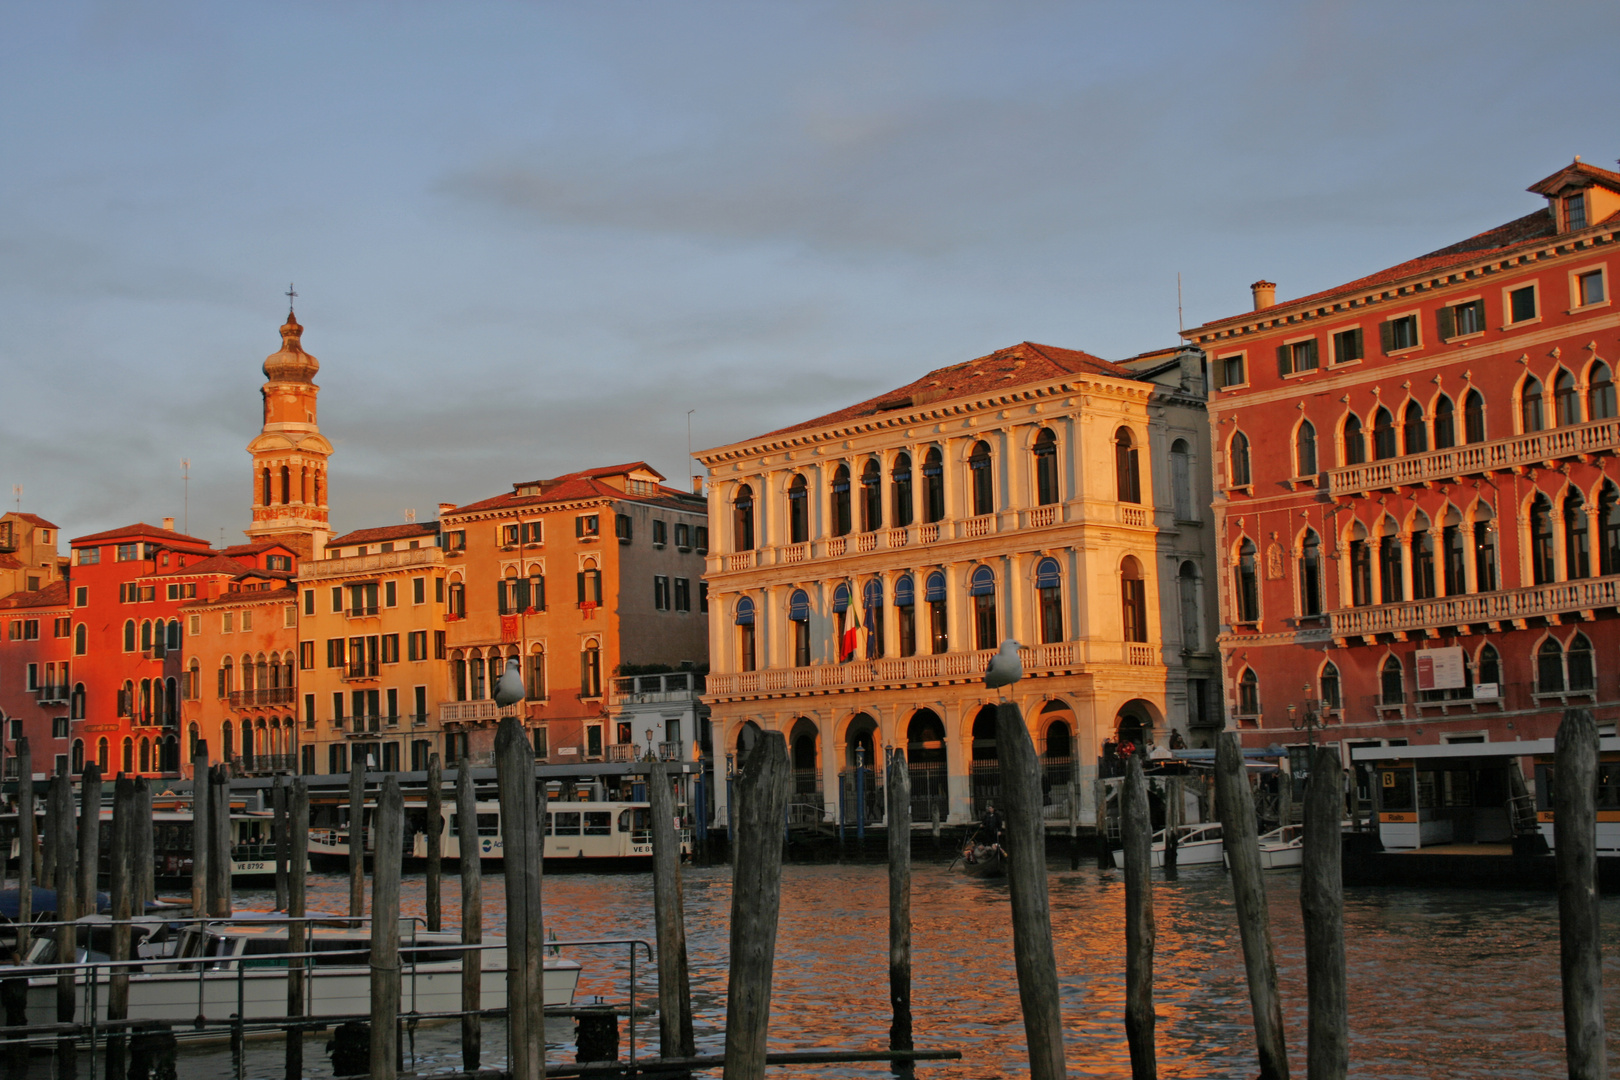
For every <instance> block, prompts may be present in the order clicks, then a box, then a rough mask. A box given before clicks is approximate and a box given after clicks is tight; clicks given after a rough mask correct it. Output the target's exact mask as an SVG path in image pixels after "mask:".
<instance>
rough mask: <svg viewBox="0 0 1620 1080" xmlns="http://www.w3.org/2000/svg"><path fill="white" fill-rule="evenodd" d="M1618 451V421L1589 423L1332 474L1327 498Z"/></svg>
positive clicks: (1375, 463) (1346, 469)
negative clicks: (1330, 495)
mask: <svg viewBox="0 0 1620 1080" xmlns="http://www.w3.org/2000/svg"><path fill="white" fill-rule="evenodd" d="M1616 449H1620V420H1591V421H1588V422H1587V423H1584V424H1574V425H1572V426H1570V427H1561V428H1553V429H1552V430H1550V431H1533V432H1531V433H1529V434H1527V435H1514V436H1511V437H1509V438H1506V439H1493V440H1491V441H1490V442H1482V443H1470V444H1468V445H1466V446H1452V447H1448V448H1446V449H1444V450H1430V451H1429V452H1427V453H1424V454H1413V455H1411V456H1410V457H1398V458H1388V459H1386V460H1383V461H1369V462H1366V463H1364V464H1361V465H1349V466H1346V467H1345V468H1342V469H1334V470H1332V471H1331V472H1329V473H1328V474H1327V476H1328V492H1329V493H1330V494H1332V495H1364V494H1366V493H1367V492H1369V491H1379V490H1386V489H1393V488H1397V487H1401V486H1403V485H1408V484H1428V483H1434V482H1436V481H1440V480H1455V479H1459V478H1461V477H1464V476H1480V475H1484V474H1485V473H1489V472H1492V471H1497V470H1508V469H1514V468H1526V467H1529V466H1533V465H1542V464H1550V463H1552V462H1554V461H1557V460H1559V459H1560V458H1569V457H1578V456H1580V455H1582V454H1598V453H1605V452H1613V451H1614V450H1616Z"/></svg>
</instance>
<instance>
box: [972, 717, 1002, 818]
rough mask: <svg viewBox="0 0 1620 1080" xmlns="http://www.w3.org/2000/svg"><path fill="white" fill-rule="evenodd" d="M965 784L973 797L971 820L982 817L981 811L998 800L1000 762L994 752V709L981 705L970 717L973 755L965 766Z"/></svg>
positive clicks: (999, 794)
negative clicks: (966, 769) (966, 778)
mask: <svg viewBox="0 0 1620 1080" xmlns="http://www.w3.org/2000/svg"><path fill="white" fill-rule="evenodd" d="M968 782H969V786H970V789H971V791H972V795H973V816H974V817H976V818H977V817H983V816H984V812H985V807H986V806H988V805H990V804H992V803H996V802H999V801H1000V799H1001V760H1000V752H999V751H998V750H997V748H996V707H995V706H994V705H985V706H984V707H982V708H981V709H979V711H978V713H977V715H975V716H974V717H973V751H972V760H971V761H970V762H969V763H968Z"/></svg>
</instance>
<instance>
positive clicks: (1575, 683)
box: [1564, 633, 1597, 693]
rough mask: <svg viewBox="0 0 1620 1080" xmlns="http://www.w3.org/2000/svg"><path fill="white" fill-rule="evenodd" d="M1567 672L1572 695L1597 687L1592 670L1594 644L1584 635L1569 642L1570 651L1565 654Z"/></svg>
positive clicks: (1577, 636)
mask: <svg viewBox="0 0 1620 1080" xmlns="http://www.w3.org/2000/svg"><path fill="white" fill-rule="evenodd" d="M1564 664H1565V671H1566V673H1567V674H1568V676H1569V689H1570V692H1571V693H1577V692H1584V691H1587V690H1591V689H1593V688H1595V687H1596V686H1597V681H1596V676H1595V673H1594V671H1593V670H1592V642H1591V641H1590V640H1588V639H1587V636H1586V635H1585V634H1582V633H1577V634H1576V635H1575V636H1574V637H1572V638H1570V640H1569V651H1568V652H1567V653H1565V654H1564Z"/></svg>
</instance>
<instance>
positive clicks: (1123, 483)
mask: <svg viewBox="0 0 1620 1080" xmlns="http://www.w3.org/2000/svg"><path fill="white" fill-rule="evenodd" d="M1114 490H1115V491H1117V492H1118V494H1119V501H1120V502H1129V503H1139V502H1141V501H1142V478H1141V476H1140V474H1139V473H1138V471H1137V467H1136V447H1135V445H1133V443H1132V441H1131V429H1130V428H1123V427H1122V428H1120V429H1119V430H1118V431H1116V432H1114Z"/></svg>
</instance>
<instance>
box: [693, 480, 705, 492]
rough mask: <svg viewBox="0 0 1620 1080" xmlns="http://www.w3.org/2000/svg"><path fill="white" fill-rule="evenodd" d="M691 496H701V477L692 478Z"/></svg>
mask: <svg viewBox="0 0 1620 1080" xmlns="http://www.w3.org/2000/svg"><path fill="white" fill-rule="evenodd" d="M692 494H694V495H701V494H703V477H701V476H694V477H692Z"/></svg>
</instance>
